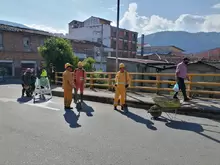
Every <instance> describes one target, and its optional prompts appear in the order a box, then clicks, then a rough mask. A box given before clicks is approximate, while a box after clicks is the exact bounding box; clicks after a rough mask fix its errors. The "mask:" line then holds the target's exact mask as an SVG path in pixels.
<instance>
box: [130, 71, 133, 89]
mask: <svg viewBox="0 0 220 165" xmlns="http://www.w3.org/2000/svg"><path fill="white" fill-rule="evenodd" d="M132 79H133V75H132V74H130V81H131V84H130V87H132V86H133V82H132Z"/></svg>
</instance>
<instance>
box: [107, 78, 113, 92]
mask: <svg viewBox="0 0 220 165" xmlns="http://www.w3.org/2000/svg"><path fill="white" fill-rule="evenodd" d="M108 90H109V91H111V90H112V75H111V74H108Z"/></svg>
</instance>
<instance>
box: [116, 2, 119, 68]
mask: <svg viewBox="0 0 220 165" xmlns="http://www.w3.org/2000/svg"><path fill="white" fill-rule="evenodd" d="M117 2H118V3H117V30H116V67H115V69H116V72H117V71H118V46H119V19H120V18H119V16H120V0H117Z"/></svg>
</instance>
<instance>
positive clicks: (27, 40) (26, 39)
mask: <svg viewBox="0 0 220 165" xmlns="http://www.w3.org/2000/svg"><path fill="white" fill-rule="evenodd" d="M23 45H24V50H26V51H30V45H31V43H30V38H29V37H24V38H23Z"/></svg>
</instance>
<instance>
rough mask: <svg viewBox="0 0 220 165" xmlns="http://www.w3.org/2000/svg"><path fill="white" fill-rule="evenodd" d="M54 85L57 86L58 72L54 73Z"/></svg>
mask: <svg viewBox="0 0 220 165" xmlns="http://www.w3.org/2000/svg"><path fill="white" fill-rule="evenodd" d="M55 84H56V85H58V72H55Z"/></svg>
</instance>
